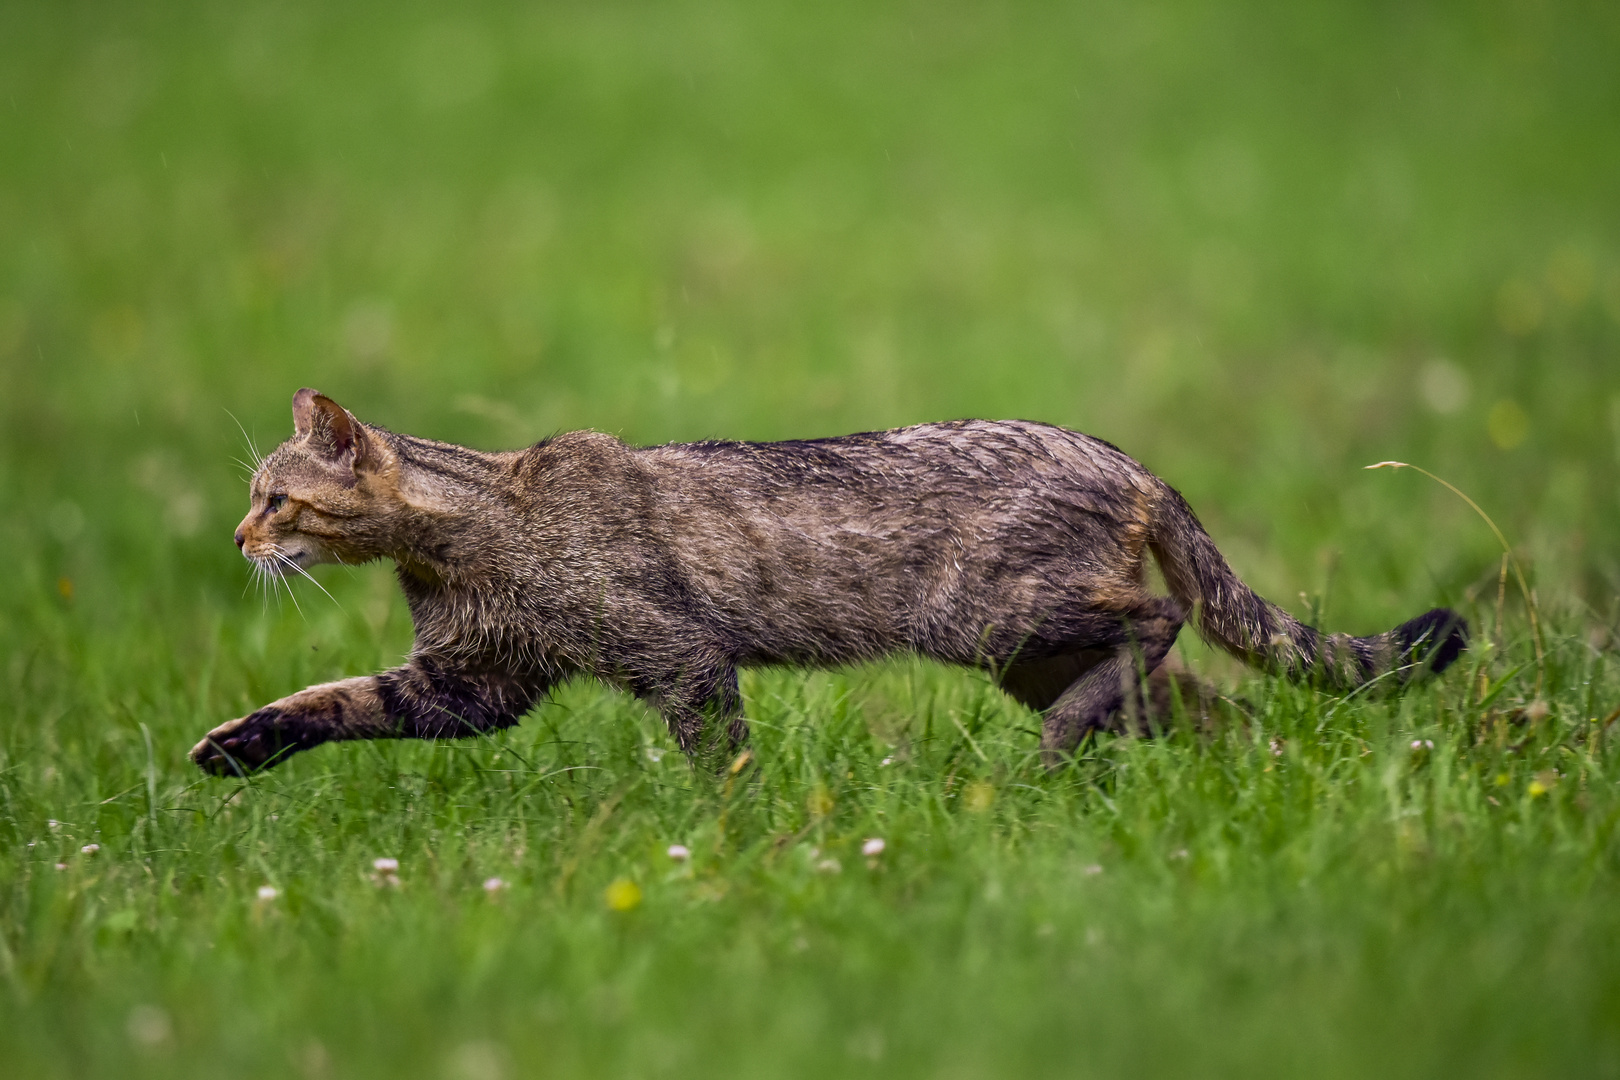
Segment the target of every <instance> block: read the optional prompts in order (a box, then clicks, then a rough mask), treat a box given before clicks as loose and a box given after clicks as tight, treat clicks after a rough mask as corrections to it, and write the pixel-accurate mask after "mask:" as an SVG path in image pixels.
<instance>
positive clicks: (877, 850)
mask: <svg viewBox="0 0 1620 1080" xmlns="http://www.w3.org/2000/svg"><path fill="white" fill-rule="evenodd" d="M887 846H888V845H886V844H885V843H884V842H883V837H881V836H873V837H869V838H868V839H867V840H866V842H865V843H863V844H862V845H861V854H862V855H865V856H866V857H867V858H868V859H873V858H876V857H877V856H879V855H881V854H883V849H884V848H885V847H887Z"/></svg>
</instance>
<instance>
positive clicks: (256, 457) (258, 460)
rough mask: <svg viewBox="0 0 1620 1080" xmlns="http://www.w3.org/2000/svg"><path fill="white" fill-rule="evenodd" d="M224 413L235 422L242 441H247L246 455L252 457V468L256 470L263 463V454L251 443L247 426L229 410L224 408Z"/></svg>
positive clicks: (251, 439)
mask: <svg viewBox="0 0 1620 1080" xmlns="http://www.w3.org/2000/svg"><path fill="white" fill-rule="evenodd" d="M225 415H226V416H228V417H230V418H231V420H232V421H233V422H234V423H235V424H236V430H237V431H240V432H241V433H242V441H243V442H245V443H247V452H248V456H249V457H251V458H252V459H253V470H254V471H255V472H257V471H258V469H259V466H261V465H263V464H264V455H263V454H261V453H259V449H258V447H256V446H254V445H253V438H252V436H250V435H249V434H248V433H247V428H245V427H243V426H242V421H240V420H237V419H236V414H235V413H233V412H231V410H229V409H226V410H225Z"/></svg>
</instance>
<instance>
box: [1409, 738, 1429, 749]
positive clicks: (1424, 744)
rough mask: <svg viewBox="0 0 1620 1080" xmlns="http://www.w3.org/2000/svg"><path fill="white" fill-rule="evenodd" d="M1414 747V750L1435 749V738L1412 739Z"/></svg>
mask: <svg viewBox="0 0 1620 1080" xmlns="http://www.w3.org/2000/svg"><path fill="white" fill-rule="evenodd" d="M1412 749H1413V750H1433V749H1434V740H1433V739H1413V740H1412Z"/></svg>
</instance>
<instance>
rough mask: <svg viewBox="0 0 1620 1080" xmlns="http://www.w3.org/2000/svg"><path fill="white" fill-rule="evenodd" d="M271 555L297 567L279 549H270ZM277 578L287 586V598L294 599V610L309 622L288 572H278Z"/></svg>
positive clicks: (281, 561)
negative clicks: (288, 577) (294, 591)
mask: <svg viewBox="0 0 1620 1080" xmlns="http://www.w3.org/2000/svg"><path fill="white" fill-rule="evenodd" d="M270 555H271V557H272V558H274V559H275V560H276V561H277V562H279V563H283V564H285V565H288V566H291V567H293V568H294V569H297V565H298V564H297V563H294V562H293V561H292V560H291V559H289V558H287V556H286V555H284V554H282V552H281V551H280V550H279V549H277V548H271V549H270ZM276 580H277V581H279V582H280V583H281V584H283V585H285V586H286V587H287V599H289V600H291V601H292V606H293V610H295V611H297V612H298V617H299V618H300V619H304V621H305V622H308V621H309V620H308V619H307V618H306V617H305V615H304V609H303V608H302V607H301V606H300V605H299V603H298V597H297V596H296V595H295V594H294V593H293V587H292V582H290V581H288V580H287V575H286V574H277V575H276Z"/></svg>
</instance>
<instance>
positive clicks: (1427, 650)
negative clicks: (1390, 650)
mask: <svg viewBox="0 0 1620 1080" xmlns="http://www.w3.org/2000/svg"><path fill="white" fill-rule="evenodd" d="M1395 644H1396V646H1397V647H1398V648H1399V649H1400V654H1401V659H1402V661H1403V662H1404V663H1408V664H1417V665H1420V666H1421V667H1423V668H1426V669H1428V670H1429V671H1434V672H1441V671H1444V670H1446V668H1448V667H1450V666H1451V664H1452V662H1453V661H1454V660H1456V659H1457V657H1458V656H1460V655H1462V651H1463V650H1464V649H1466V648H1468V620H1467V619H1465V618H1463V617H1462V616H1461V615H1459V614H1457V613H1456V612H1455V611H1452V610H1451V609H1450V608H1435V609H1434V610H1433V611H1426V612H1424V613H1423V614H1422V615H1419V616H1418V617H1417V618H1415V619H1408V620H1407V621H1406V622H1403V623H1401V625H1399V626H1397V627H1396V628H1395Z"/></svg>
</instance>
